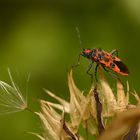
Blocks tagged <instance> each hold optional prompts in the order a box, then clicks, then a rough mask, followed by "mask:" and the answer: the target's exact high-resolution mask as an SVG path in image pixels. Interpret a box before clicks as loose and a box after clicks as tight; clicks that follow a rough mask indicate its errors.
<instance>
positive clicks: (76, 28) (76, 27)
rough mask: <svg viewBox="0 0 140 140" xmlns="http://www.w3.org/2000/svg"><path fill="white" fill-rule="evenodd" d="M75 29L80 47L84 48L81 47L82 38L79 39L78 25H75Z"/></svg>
mask: <svg viewBox="0 0 140 140" xmlns="http://www.w3.org/2000/svg"><path fill="white" fill-rule="evenodd" d="M75 30H76V33H77V37H78V40H79V45H80V48H82V49H83V50H84V48H83V47H82V40H81V35H80V30H79V28H78V26H75Z"/></svg>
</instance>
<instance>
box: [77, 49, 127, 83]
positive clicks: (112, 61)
mask: <svg viewBox="0 0 140 140" xmlns="http://www.w3.org/2000/svg"><path fill="white" fill-rule="evenodd" d="M80 56H83V57H86V58H87V59H89V60H91V64H90V65H89V67H88V69H87V74H89V75H90V76H91V78H92V79H93V74H92V73H89V72H90V70H91V68H92V66H93V63H94V62H96V67H95V78H96V81H97V69H98V66H99V65H101V66H102V67H103V69H104V70H105V71H107V72H108V73H109V74H111V75H112V76H113V77H115V78H118V76H117V75H116V74H117V73H118V74H121V75H124V76H128V74H129V70H128V68H127V66H126V65H125V64H124V63H123V62H122V61H121V59H120V58H118V51H117V50H113V51H112V52H110V53H108V52H105V51H104V50H102V49H101V48H93V49H83V51H82V53H81V54H79V58H78V65H79V64H80ZM113 72H114V73H113ZM115 73H116V74H115Z"/></svg>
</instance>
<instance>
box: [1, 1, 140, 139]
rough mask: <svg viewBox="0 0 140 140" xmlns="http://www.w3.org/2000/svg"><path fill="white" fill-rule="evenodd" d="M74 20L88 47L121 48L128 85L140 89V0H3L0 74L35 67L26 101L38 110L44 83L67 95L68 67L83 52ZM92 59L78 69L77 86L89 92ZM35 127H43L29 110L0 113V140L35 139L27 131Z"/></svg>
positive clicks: (5, 77)
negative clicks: (89, 68)
mask: <svg viewBox="0 0 140 140" xmlns="http://www.w3.org/2000/svg"><path fill="white" fill-rule="evenodd" d="M75 25H77V26H78V27H79V30H80V34H81V40H82V45H83V47H84V48H93V47H101V48H102V49H104V50H105V51H108V52H109V51H111V50H113V49H118V50H119V57H120V58H121V59H122V60H123V61H124V62H125V63H126V64H127V65H128V66H129V69H130V75H129V77H128V78H123V77H122V78H123V79H124V80H127V79H128V81H129V83H130V89H135V90H136V91H137V92H139V90H140V89H139V83H140V79H139V75H140V74H139V71H140V58H139V56H140V1H139V0H133V1H131V0H122V1H120V0H118V1H112V0H103V1H102V0H77V1H75V0H46V1H43V0H40V1H34V2H33V1H30V0H29V1H26V0H25V1H14V0H12V1H8V0H3V1H2V0H1V1H0V79H1V80H3V81H6V82H9V79H8V74H7V71H6V69H7V67H10V68H11V69H12V72H13V73H15V74H14V75H16V72H17V71H18V73H20V74H21V75H27V73H29V72H31V79H30V82H29V83H28V86H29V89H28V102H29V106H30V108H32V109H33V110H35V111H38V110H39V107H38V106H39V103H38V99H40V98H42V99H46V100H49V99H50V98H49V97H48V96H46V94H45V93H44V92H43V90H42V88H47V89H49V90H51V91H52V92H54V93H56V94H57V95H59V96H60V97H63V98H65V99H67V100H69V97H68V96H69V94H68V87H67V72H68V70H69V69H70V67H71V66H72V65H73V64H75V63H76V62H77V56H78V54H79V53H80V52H81V48H80V45H79V40H78V37H77V33H76V30H75ZM88 64H89V62H88V61H87V60H85V59H82V62H81V65H80V66H79V67H78V68H77V69H75V71H74V77H75V80H76V83H77V85H78V86H79V87H80V89H82V90H85V91H88V89H89V87H90V78H89V76H87V74H86V73H85V71H86V69H87V67H88ZM21 77H22V76H21ZM23 79H24V78H23ZM20 81H22V79H20ZM16 82H17V83H19V81H16ZM31 131H32V132H39V133H41V132H42V126H41V125H40V121H39V119H38V118H37V116H35V115H33V114H32V113H30V112H28V111H23V112H19V113H15V114H10V115H6V116H5V115H4V116H0V139H2V140H11V139H14V140H37V138H36V137H35V136H32V135H28V134H27V133H26V132H31Z"/></svg>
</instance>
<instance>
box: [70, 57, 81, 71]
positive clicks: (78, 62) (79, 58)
mask: <svg viewBox="0 0 140 140" xmlns="http://www.w3.org/2000/svg"><path fill="white" fill-rule="evenodd" d="M81 56H82V54H79V55H78V59H77V64H76V65H73V66H72V68H75V67H77V66H79V65H80V60H81Z"/></svg>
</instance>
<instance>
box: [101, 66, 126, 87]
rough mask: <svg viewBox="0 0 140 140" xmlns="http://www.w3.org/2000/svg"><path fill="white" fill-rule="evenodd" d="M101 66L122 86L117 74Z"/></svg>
mask: <svg viewBox="0 0 140 140" xmlns="http://www.w3.org/2000/svg"><path fill="white" fill-rule="evenodd" d="M102 67H103V69H104V70H105V71H106V72H107V73H108V74H109V75H110V76H111V77H113V78H115V79H117V80H118V81H119V82H120V83H121V84H122V85H123V86H124V84H123V82H122V81H121V79H120V78H119V76H118V75H117V74H115V73H113V72H111V71H109V70H107V69H106V68H105V67H104V66H102Z"/></svg>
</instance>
